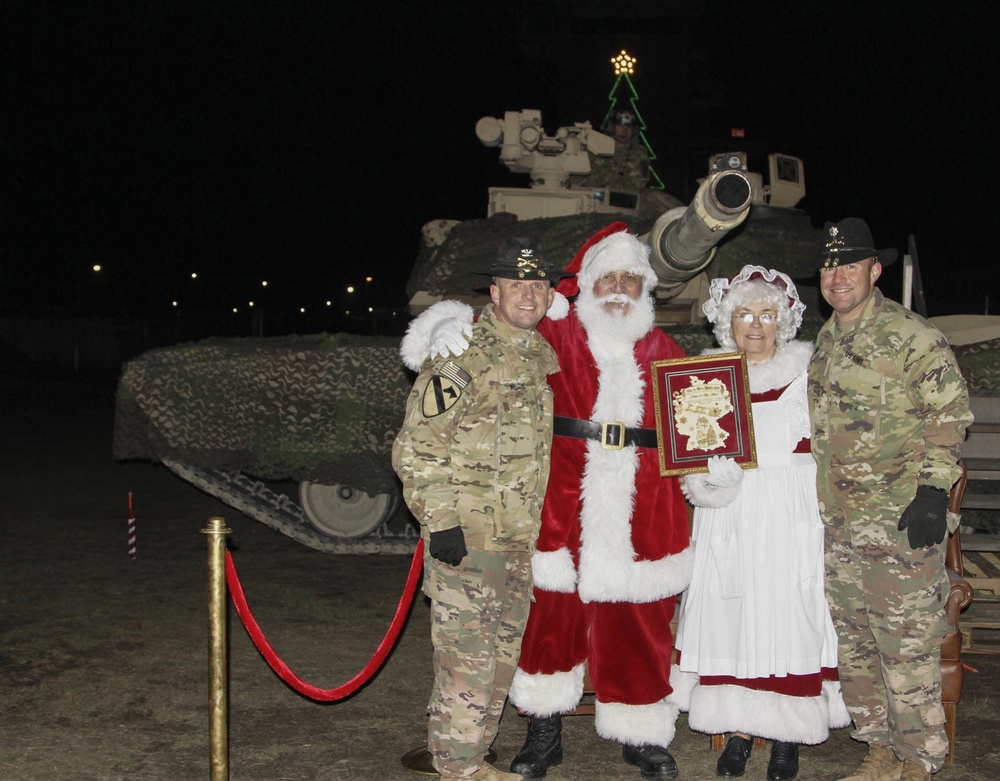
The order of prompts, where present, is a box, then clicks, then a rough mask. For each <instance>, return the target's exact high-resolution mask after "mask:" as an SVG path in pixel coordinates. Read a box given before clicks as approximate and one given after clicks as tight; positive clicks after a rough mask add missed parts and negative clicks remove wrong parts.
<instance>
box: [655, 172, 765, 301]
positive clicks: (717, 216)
mask: <svg viewBox="0 0 1000 781" xmlns="http://www.w3.org/2000/svg"><path fill="white" fill-rule="evenodd" d="M752 201H753V186H752V184H751V183H750V178H749V177H748V176H747V173H746V169H745V167H743V166H742V164H741V161H740V160H739V158H737V157H736V156H730V155H720V156H719V158H718V159H717V160H716V163H715V164H714V165H713V166H712V170H711V172H710V174H709V176H708V177H707V178H706V179H705V180H704V181H703V182H702V183H701V185H700V186H699V187H698V191H697V192H696V193H695V196H694V198H693V199H692V200H691V203H690V204H689V205H688V206H687V208H677V209H671V210H670V211H668V212H666V213H665V214H662V215H661V216H660V217H659V218H658V219H657V220H656V223H655V224H654V225H653V229H652V230H651V231H650V232H649V233H647V234H645V235H643V236H641V237H640V239H641V240H642V241H643V242H645V243H646V244H648V245H649V246H650V248H651V249H652V252H651V253H650V263H651V265H652V267H653V270H654V271H655V272H656V276H657V277H658V278H659V280H660V284H659V286H658V290H659V292H660V294H661V295H664V297H666V298H670V297H671V294H672V293H676V292H679V290H680V289H681V288H682V287H683V286H684V284H685V283H686V282H687V281H688V280H689V279H691V278H693V277H694V276H696V275H697V274H698V273H699V272H700V271H702V270H703V269H704V268H705V267H706V266H708V264H709V263H711V262H712V258H713V257H714V256H715V248H716V246H717V245H718V244H719V243H720V242H721V241H722V240H723V239H724V238H725V237H726V236H727V235H728V234H729V232H730V231H732V230H733V229H734V228H736V227H737V226H739V225H741V224H742V223H743V221H744V220H745V219H746V218H747V215H748V214H749V213H750V204H751V203H752Z"/></svg>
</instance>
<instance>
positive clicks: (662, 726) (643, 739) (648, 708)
mask: <svg viewBox="0 0 1000 781" xmlns="http://www.w3.org/2000/svg"><path fill="white" fill-rule="evenodd" d="M596 705H597V710H596V711H595V714H594V728H595V729H596V730H597V734H598V735H600V736H601V737H602V738H607V739H608V740H613V741H615V742H617V743H623V744H626V745H629V746H661V747H662V748H667V747H668V746H669V745H670V744H671V742H673V739H674V733H675V727H676V721H677V714H678V713H679V711H678V708H677V705H676V703H674V702H673V701H672V700H671V698H670V697H665V698H664V699H662V700H660V701H659V702H653V703H650V704H649V705H625V704H624V703H621V702H601V701H600V700H598V701H597V703H596Z"/></svg>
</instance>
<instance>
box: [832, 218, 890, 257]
mask: <svg viewBox="0 0 1000 781" xmlns="http://www.w3.org/2000/svg"><path fill="white" fill-rule="evenodd" d="M823 233H824V234H825V236H826V241H825V242H824V244H823V246H822V247H820V250H819V257H818V259H817V263H816V266H817V268H821V269H822V268H836V267H837V266H842V265H846V264H848V263H857V262H858V261H859V260H865V259H866V258H875V260H877V261H878V262H879V263H881V264H882V265H883V266H889V265H891V264H892V263H894V262H895V261H896V256H897V252H896V250H894V249H892V248H891V247H890V248H888V249H875V241H874V239H872V232H871V230H869V228H868V223H866V222H865V221H864V220H862V219H860V218H858V217H845V218H844V219H842V220H841V221H840V222H828V223H826V225H824V226H823Z"/></svg>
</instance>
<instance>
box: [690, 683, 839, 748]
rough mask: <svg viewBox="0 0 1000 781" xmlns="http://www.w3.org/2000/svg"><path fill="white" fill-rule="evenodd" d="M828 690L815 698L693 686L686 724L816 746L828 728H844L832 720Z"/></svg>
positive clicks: (701, 729)
mask: <svg viewBox="0 0 1000 781" xmlns="http://www.w3.org/2000/svg"><path fill="white" fill-rule="evenodd" d="M829 693H830V692H829V690H828V689H827V688H826V686H824V688H823V690H822V693H821V694H820V695H819V696H818V697H792V696H789V695H787V694H775V693H774V692H765V691H756V690H754V689H747V688H744V687H743V686H728V685H727V686H696V687H695V689H694V691H693V692H691V705H690V709H689V711H688V724H689V725H690V727H691V729H693V730H697V731H698V732H707V733H709V734H710V735H715V734H718V733H722V732H745V733H747V734H748V735H756V736H757V737H761V738H768V739H770V740H780V741H784V742H786V743H804V744H807V745H816V744H817V743H822V742H823V741H824V740H826V739H827V738H828V737H829V735H830V727H840V726H845V725H843V724H841V723H839V720H837V721H836V722H834V720H833V719H832V718H831V708H830V701H829V696H828V695H829Z"/></svg>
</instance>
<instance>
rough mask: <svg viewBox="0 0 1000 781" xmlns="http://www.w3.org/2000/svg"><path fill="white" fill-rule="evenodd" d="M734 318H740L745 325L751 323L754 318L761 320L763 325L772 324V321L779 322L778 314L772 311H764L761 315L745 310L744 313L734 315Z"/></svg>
mask: <svg viewBox="0 0 1000 781" xmlns="http://www.w3.org/2000/svg"><path fill="white" fill-rule="evenodd" d="M733 320H739V321H740V322H741V323H743V325H750V324H751V323H752V322H753V321H754V320H760V324H761V325H770V324H771V323H776V322H778V316H777V315H776V314H772V313H771V312H763V313H761V314H759V315H755V314H752V313H750V312H744V313H743V314H739V315H733Z"/></svg>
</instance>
